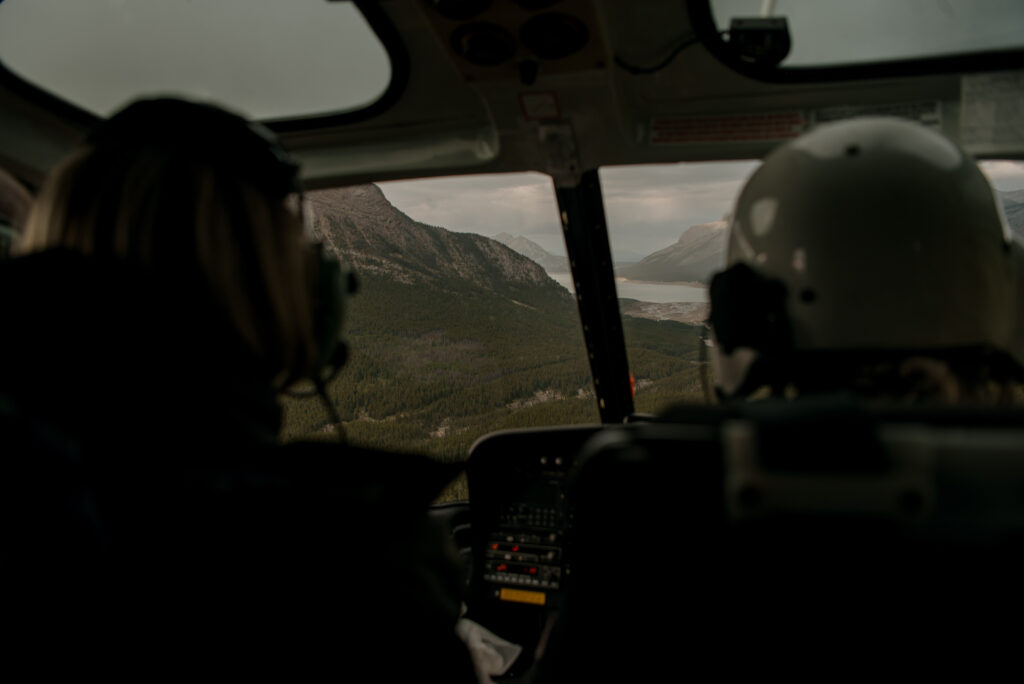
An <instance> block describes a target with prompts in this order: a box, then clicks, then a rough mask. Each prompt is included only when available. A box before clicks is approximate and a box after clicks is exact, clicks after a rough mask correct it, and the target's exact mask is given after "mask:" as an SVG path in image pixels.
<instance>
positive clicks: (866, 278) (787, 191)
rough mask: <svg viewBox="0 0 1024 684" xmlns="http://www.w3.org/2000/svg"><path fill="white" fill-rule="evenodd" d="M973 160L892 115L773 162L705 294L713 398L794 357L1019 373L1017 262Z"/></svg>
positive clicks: (758, 177)
mask: <svg viewBox="0 0 1024 684" xmlns="http://www.w3.org/2000/svg"><path fill="white" fill-rule="evenodd" d="M1017 249H1018V248H1017V247H1016V246H1014V245H1012V240H1011V236H1010V232H1009V228H1008V226H1007V224H1006V219H1005V217H1004V216H1003V212H1002V209H1001V207H1000V205H999V202H998V200H997V199H996V197H995V194H994V192H993V190H992V188H991V186H990V185H989V183H988V181H987V180H986V179H985V177H984V176H983V175H982V173H981V171H980V170H979V169H978V167H977V165H976V164H975V163H974V161H973V160H972V159H971V158H970V157H969V156H967V155H966V154H965V153H964V152H963V151H962V150H960V148H959V147H957V145H956V144H955V143H953V142H952V141H950V140H949V139H947V138H945V137H943V136H942V135H940V134H939V133H937V132H935V131H933V130H930V129H928V128H925V127H923V126H921V125H918V124H916V123H912V122H910V121H906V120H902V119H896V118H887V117H886V118H879V117H872V118H861V119H851V120H846V121H841V122H837V123H831V124H825V125H821V126H819V127H817V128H815V129H814V130H813V131H811V132H810V133H808V134H806V135H804V136H802V137H800V138H798V139H796V140H794V141H792V142H790V143H788V144H785V145H783V146H781V147H779V148H778V149H776V150H774V151H773V152H772V153H771V154H770V155H769V156H768V157H767V158H766V159H765V161H764V164H763V165H762V166H761V167H760V169H758V170H757V172H756V173H755V174H754V175H753V176H752V177H751V178H750V180H749V181H748V182H747V184H746V186H745V187H744V189H743V192H742V193H741V195H740V197H739V200H738V202H737V205H736V208H735V211H734V213H733V217H732V223H731V226H730V234H729V246H728V257H727V265H728V268H727V270H726V271H725V272H723V273H720V274H718V275H717V276H716V277H715V279H714V281H713V282H712V286H711V306H712V312H711V323H712V328H713V330H714V334H715V338H716V352H717V358H716V371H717V372H716V377H717V384H718V389H719V391H720V393H722V394H725V395H727V396H732V395H738V394H739V395H742V394H746V393H749V392H750V391H753V390H754V389H756V388H757V387H759V386H763V385H771V386H774V387H776V389H778V388H780V387H781V386H784V385H785V384H786V383H788V382H790V381H791V380H792V370H793V369H794V368H797V367H799V366H800V365H801V364H802V362H803V360H804V359H806V358H810V357H809V356H808V355H817V358H819V359H820V358H823V356H822V355H823V354H834V353H835V352H839V353H843V354H846V355H847V357H850V356H853V355H871V354H875V355H885V354H889V355H890V356H892V355H893V352H901V353H904V352H905V353H914V352H917V353H922V352H923V353H937V354H940V355H941V354H944V353H955V352H958V351H963V350H975V349H986V350H990V351H991V352H993V353H995V354H996V355H1000V354H1001V355H1004V356H1005V357H1008V359H1007V361H1008V362H1011V364H1016V365H1019V364H1020V363H1021V361H1022V358H1024V355H1022V354H1021V349H1020V345H1017V344H1016V343H1015V328H1016V327H1018V326H1019V325H1021V324H1018V322H1017V316H1016V307H1015V302H1016V290H1017V287H1018V284H1017V276H1016V273H1017V267H1016V266H1015V263H1016V262H1018V261H1019V260H1021V255H1020V254H1019V253H1018V251H1017Z"/></svg>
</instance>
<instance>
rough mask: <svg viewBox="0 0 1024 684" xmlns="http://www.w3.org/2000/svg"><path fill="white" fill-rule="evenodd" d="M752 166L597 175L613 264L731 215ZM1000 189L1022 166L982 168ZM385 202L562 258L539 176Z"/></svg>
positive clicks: (408, 192) (414, 185) (551, 203)
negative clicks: (522, 241) (524, 241)
mask: <svg viewBox="0 0 1024 684" xmlns="http://www.w3.org/2000/svg"><path fill="white" fill-rule="evenodd" d="M757 164H758V163H757V162H750V161H746V162H702V163H690V164H672V165H663V166H662V165H659V166H623V167H611V168H605V169H602V170H601V188H602V192H603V193H604V200H605V211H606V212H607V218H608V225H609V230H610V232H611V242H612V250H613V252H614V256H615V258H616V259H618V260H620V261H626V260H631V259H633V258H637V257H643V256H646V255H648V254H650V253H652V252H655V251H657V250H659V249H661V248H663V247H667V246H668V245H670V244H672V243H673V242H675V241H676V240H678V239H679V236H680V235H681V234H682V233H683V231H684V230H685V229H686V228H688V227H689V226H692V225H695V224H697V223H705V222H708V221H715V220H718V219H720V218H722V217H723V216H724V215H725V214H727V213H729V212H731V211H732V205H733V203H734V202H735V200H736V197H737V195H738V194H739V191H740V189H741V188H742V186H743V182H744V181H745V180H746V179H747V177H749V175H750V174H751V173H753V171H754V169H755V168H757ZM982 170H983V171H985V173H986V175H987V176H988V177H989V179H990V181H991V182H992V184H993V185H994V186H995V187H996V188H997V189H999V190H1002V191H1004V192H1005V191H1012V190H1021V189H1024V162H1020V161H989V162H983V163H982ZM381 189H382V190H383V191H384V194H385V196H387V198H388V200H390V201H391V203H392V204H394V205H395V206H396V207H398V208H399V209H401V210H402V211H403V212H405V213H406V214H407V215H409V216H410V217H412V218H413V219H416V220H417V221H422V222H424V223H428V224H431V225H435V226H441V227H443V228H448V229H449V230H454V231H456V232H460V233H479V234H481V235H487V236H493V235H496V234H498V233H501V232H506V233H511V234H512V235H523V236H525V237H527V238H529V239H530V240H533V241H534V242H536V243H538V244H539V245H541V246H542V247H544V248H545V249H546V250H548V251H549V252H552V253H555V254H565V246H564V243H563V240H562V233H561V225H560V223H559V219H558V208H557V205H556V203H555V194H554V188H553V186H552V184H551V180H550V179H549V178H548V177H547V176H544V175H541V174H539V173H532V174H525V173H524V174H519V173H517V174H502V175H491V176H458V177H454V178H435V179H430V180H415V181H393V182H389V183H381Z"/></svg>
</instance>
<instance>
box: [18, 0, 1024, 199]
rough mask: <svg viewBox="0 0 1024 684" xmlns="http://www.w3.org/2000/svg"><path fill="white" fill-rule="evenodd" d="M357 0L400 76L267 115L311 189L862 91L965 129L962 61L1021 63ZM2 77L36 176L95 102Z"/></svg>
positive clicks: (563, 3) (649, 4)
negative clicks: (82, 104) (891, 59)
mask: <svg viewBox="0 0 1024 684" xmlns="http://www.w3.org/2000/svg"><path fill="white" fill-rule="evenodd" d="M757 4H758V3H751V14H752V15H755V16H756V14H757V10H758V8H757V7H756V6H755V5H757ZM356 5H357V6H358V7H359V9H360V10H362V12H363V13H364V15H365V16H366V17H367V19H368V21H369V23H370V24H371V26H373V28H374V30H375V31H376V32H377V34H378V36H379V37H380V38H381V40H382V42H383V43H384V45H385V46H386V48H387V50H388V53H389V55H390V58H391V62H392V72H393V80H392V83H391V85H390V86H389V87H388V89H387V90H386V92H385V93H384V94H383V96H382V97H381V98H380V100H378V101H377V102H375V103H373V104H371V105H370V106H369V107H368V108H366V109H364V110H360V111H354V112H350V113H345V114H340V115H326V116H313V117H305V118H299V119H290V120H276V121H270V122H268V123H270V125H271V126H272V127H273V128H275V129H276V130H277V131H278V132H279V133H280V134H281V136H282V138H283V141H284V143H285V144H286V145H287V146H288V147H289V148H291V149H292V150H293V151H294V152H295V154H296V155H297V156H298V157H299V158H300V160H301V161H302V162H303V165H304V175H305V177H306V182H307V185H308V186H309V187H326V186H331V185H340V184H346V183H353V182H363V181H368V180H387V179H393V178H410V177H423V176H434V175H451V174H460V173H496V172H508V171H524V170H538V171H542V172H545V173H549V174H550V175H552V176H553V177H554V178H555V181H556V183H557V184H559V185H562V186H565V185H574V184H576V183H577V182H578V180H579V174H580V173H581V172H582V171H583V170H586V169H594V168H597V167H599V166H602V165H612V164H633V163H647V162H670V161H686V160H705V159H746V158H752V157H759V156H762V155H763V154H764V153H765V152H767V151H768V150H769V149H770V148H771V147H772V146H773V145H774V144H776V143H777V142H778V137H773V135H772V134H761V135H755V136H742V135H733V136H732V137H731V138H730V139H725V138H722V137H719V136H716V135H707V134H704V135H703V136H702V135H701V134H700V133H698V134H696V135H694V134H690V135H689V136H688V137H687V136H684V137H682V138H680V137H678V136H676V137H672V136H671V135H669V136H668V137H666V136H665V135H663V133H664V130H663V129H664V128H665V127H668V128H671V127H672V126H673V125H678V124H679V122H680V121H683V122H688V123H689V124H693V122H694V121H695V120H699V118H700V117H715V120H714V121H712V123H711V125H715V126H720V125H723V123H724V125H726V126H735V125H737V121H738V120H737V119H736V117H740V116H744V115H750V114H757V115H764V114H766V113H767V114H769V115H772V116H777V117H779V118H778V119H777V120H776V123H774V124H771V125H779V124H778V122H781V125H782V126H790V127H793V126H797V127H799V126H802V125H806V123H807V121H806V119H807V117H809V116H813V113H814V112H816V111H820V110H830V109H831V108H840V107H849V106H851V105H855V106H857V107H861V108H864V107H882V108H885V107H893V106H903V105H906V104H913V103H920V102H926V103H929V106H931V107H933V108H935V110H936V111H941V112H943V114H944V116H942V117H941V126H942V128H943V130H944V132H945V133H947V134H949V135H952V136H953V137H957V122H958V107H959V101H960V95H961V73H962V72H965V71H972V70H994V69H1000V68H1006V67H1014V66H1016V67H1019V66H1020V65H1021V64H1024V59H1022V56H1021V55H1022V53H1021V52H1020V51H1017V52H1010V51H1002V52H996V53H991V54H989V55H975V56H966V57H960V58H937V59H930V60H929V59H924V60H917V61H905V62H900V63H895V64H894V63H890V64H884V65H868V66H863V67H856V66H855V67H848V68H838V69H831V70H829V69H825V70H823V69H788V70H778V69H775V68H773V67H759V66H757V65H751V64H749V63H746V62H744V61H743V60H740V59H738V58H736V57H735V55H730V54H729V51H728V44H727V43H726V42H724V41H723V39H722V36H721V35H720V34H719V32H718V31H717V29H716V28H715V24H714V21H713V19H712V10H711V7H710V4H709V2H708V1H707V0H689V1H687V2H683V1H682V0H648V1H645V2H618V1H617V0H558V1H557V2H541V1H538V0H532V1H530V0H517V1H516V2H512V1H500V2H499V1H493V2H489V1H479V0H416V1H413V0H384V1H382V2H357V3H356ZM350 68H354V67H353V65H351V64H339V65H338V69H339V70H343V69H350ZM356 68H357V67H356ZM836 79H840V80H836ZM2 86H3V87H2V88H0V116H2V120H3V124H4V125H3V126H2V129H0V130H2V132H0V150H2V152H0V155H2V157H3V161H4V163H5V165H6V166H7V168H9V169H11V170H13V171H14V172H15V173H17V174H18V175H20V176H21V177H23V178H24V179H25V180H26V181H28V182H30V183H33V184H34V183H36V182H38V180H39V179H40V178H41V177H42V174H44V173H45V171H46V169H47V168H48V167H49V166H50V165H51V164H52V163H53V162H54V161H55V160H56V159H57V158H59V157H60V156H61V154H62V153H63V152H64V151H65V150H66V149H67V148H68V147H69V146H70V145H72V144H73V143H74V142H75V141H76V140H77V139H78V137H79V136H80V135H81V133H82V131H83V130H85V128H87V127H88V125H89V124H90V123H92V121H93V120H94V118H95V117H94V116H93V115H91V114H89V113H87V112H85V111H83V110H81V109H79V108H77V107H75V106H74V105H70V104H68V103H65V102H63V101H62V100H60V99H59V98H56V97H55V96H52V95H49V94H47V93H45V92H44V91H42V90H41V89H39V88H37V87H35V86H33V85H32V84H28V83H26V82H24V81H22V80H21V79H20V78H18V77H17V76H15V75H13V74H12V73H10V72H5V73H4V74H3V79H2ZM702 125H707V121H705V123H704V124H702ZM659 127H661V128H659ZM706 132H707V131H705V133H706Z"/></svg>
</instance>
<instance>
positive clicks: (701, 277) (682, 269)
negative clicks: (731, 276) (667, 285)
mask: <svg viewBox="0 0 1024 684" xmlns="http://www.w3.org/2000/svg"><path fill="white" fill-rule="evenodd" d="M727 236H728V225H727V224H726V222H725V221H713V222H711V223H700V224H697V225H695V226H690V227H689V228H687V229H686V230H685V231H684V232H683V234H682V236H680V238H679V239H678V240H677V241H676V242H675V244H672V245H669V246H668V247H666V248H664V249H660V250H658V251H657V252H655V253H654V254H651V255H649V256H646V257H644V258H643V259H642V260H641V261H640V262H639V263H636V264H632V265H630V266H624V267H622V268H620V269H618V270H617V271H616V275H617V276H619V277H622V278H629V279H630V280H650V281H655V282H699V283H706V282H708V281H709V280H711V276H712V275H714V274H715V272H717V271H720V270H722V267H723V266H724V264H725V247H726V238H727Z"/></svg>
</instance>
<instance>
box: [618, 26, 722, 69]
mask: <svg viewBox="0 0 1024 684" xmlns="http://www.w3.org/2000/svg"><path fill="white" fill-rule="evenodd" d="M722 33H723V34H724V33H728V31H722ZM699 42H700V38H698V37H697V36H689V37H687V38H683V39H682V42H681V43H679V45H677V46H676V47H675V48H674V49H673V50H672V52H670V53H669V54H668V56H667V57H665V59H663V60H661V61H660V62H658V63H657V64H655V65H653V66H638V65H636V64H630V63H629V62H627V61H625V60H624V59H622V58H621V57H619V56H618V55H615V64H616V65H617V66H618V67H619V68H620V69H623V70H625V71H627V72H629V73H631V74H653V73H657V72H659V71H661V70H662V69H664V68H665V67H667V66H668V65H669V64H671V62H672V60H673V59H675V58H676V57H678V56H679V53H680V52H682V51H683V50H685V49H686V48H688V47H690V46H691V45H694V44H696V43H699Z"/></svg>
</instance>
